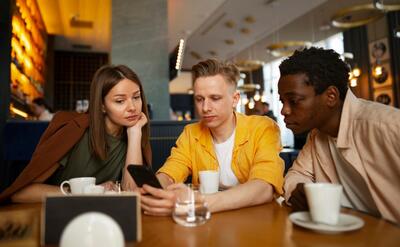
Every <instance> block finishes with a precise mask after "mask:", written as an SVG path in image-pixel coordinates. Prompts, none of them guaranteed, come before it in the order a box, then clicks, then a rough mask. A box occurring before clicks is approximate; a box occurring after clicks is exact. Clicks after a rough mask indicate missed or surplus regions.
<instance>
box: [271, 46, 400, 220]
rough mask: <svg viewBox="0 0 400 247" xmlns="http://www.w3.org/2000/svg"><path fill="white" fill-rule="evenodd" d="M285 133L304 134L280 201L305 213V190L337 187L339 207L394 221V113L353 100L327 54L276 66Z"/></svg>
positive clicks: (399, 123) (397, 167)
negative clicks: (321, 184)
mask: <svg viewBox="0 0 400 247" xmlns="http://www.w3.org/2000/svg"><path fill="white" fill-rule="evenodd" d="M279 68H280V72H281V78H280V79H279V84H278V88H279V95H280V100H281V101H282V103H283V108H282V111H281V113H282V115H284V117H285V123H286V126H287V127H288V128H289V129H291V130H292V131H293V132H294V133H295V134H299V133H304V132H306V131H310V133H309V136H308V139H307V142H306V144H305V146H304V147H303V149H302V150H301V152H300V153H299V156H298V157H297V159H296V161H295V162H294V163H293V166H292V168H291V169H290V170H289V172H288V173H287V175H286V177H285V184H284V190H285V199H286V202H287V203H288V204H289V205H291V206H292V207H293V208H294V209H297V210H305V209H307V202H306V200H305V196H304V190H303V184H304V183H312V182H328V183H339V184H342V186H343V191H344V193H343V198H342V205H343V206H347V207H352V208H354V209H356V210H360V211H363V212H366V213H369V214H372V215H375V216H382V217H383V218H385V219H388V220H390V221H394V222H397V223H399V222H400V207H399V205H400V111H399V110H398V109H396V108H393V107H390V106H385V105H383V104H380V103H375V102H371V101H366V100H363V99H359V98H356V97H355V96H354V94H353V93H352V92H351V90H349V89H348V73H349V68H348V66H347V65H346V64H345V63H344V62H343V61H342V60H341V59H340V56H339V54H337V53H336V52H334V51H333V50H324V49H322V48H309V49H304V50H303V51H296V52H295V53H294V55H292V56H291V57H289V58H288V59H286V60H285V61H283V62H282V63H281V65H280V66H279Z"/></svg>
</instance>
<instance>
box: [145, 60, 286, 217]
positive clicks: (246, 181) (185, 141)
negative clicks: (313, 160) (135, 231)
mask: <svg viewBox="0 0 400 247" xmlns="http://www.w3.org/2000/svg"><path fill="white" fill-rule="evenodd" d="M192 75H193V81H194V101H195V106H196V110H197V113H198V115H199V117H200V121H199V122H198V123H194V124H190V125H188V126H186V127H185V129H184V131H183V133H182V134H181V135H180V137H179V139H178V140H177V142H176V147H174V148H173V149H172V151H171V156H170V157H169V158H168V160H167V161H166V163H165V164H164V166H163V167H161V169H160V170H159V171H158V172H157V177H158V179H159V180H160V182H161V184H162V186H163V187H164V188H165V189H157V188H153V187H150V186H147V185H144V186H143V188H142V192H143V194H145V193H148V194H150V195H144V196H143V197H142V208H143V210H144V212H145V213H146V214H150V215H169V214H171V211H172V209H173V206H174V203H175V193H174V191H173V189H174V188H176V183H182V182H184V181H185V180H186V178H187V177H188V176H189V175H192V183H193V184H195V185H197V184H198V183H199V171H202V170H218V171H219V174H220V188H221V187H222V188H224V189H225V190H224V191H221V192H218V193H214V194H210V195H206V196H205V200H206V202H207V203H208V206H209V209H210V211H211V212H218V211H224V210H230V209H236V208H241V207H246V206H252V205H257V204H262V203H266V202H270V201H271V200H272V199H273V195H274V193H277V194H282V185H283V171H284V163H283V160H282V159H281V158H280V157H279V152H280V151H281V149H282V147H281V144H280V134H279V128H278V126H277V124H276V123H275V122H274V121H273V120H271V119H269V118H265V117H263V116H245V115H242V114H239V113H235V111H234V109H235V108H236V105H237V103H238V101H239V98H240V94H239V92H237V90H236V84H237V81H238V79H239V71H238V69H237V68H236V66H235V65H234V64H231V63H225V62H219V61H217V60H212V59H210V60H206V61H203V62H200V63H198V64H197V65H195V66H193V68H192Z"/></svg>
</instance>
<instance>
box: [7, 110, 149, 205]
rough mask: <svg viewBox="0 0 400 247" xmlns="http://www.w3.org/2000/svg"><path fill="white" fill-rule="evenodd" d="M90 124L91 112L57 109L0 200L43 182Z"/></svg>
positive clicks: (146, 154)
mask: <svg viewBox="0 0 400 247" xmlns="http://www.w3.org/2000/svg"><path fill="white" fill-rule="evenodd" d="M88 127H89V116H88V115H87V114H80V113H75V112H58V113H57V114H55V116H54V118H53V120H52V121H51V122H50V124H49V126H48V127H47V129H46V131H45V132H44V133H43V135H42V137H41V138H40V140H39V143H38V145H37V147H36V149H35V152H34V153H33V155H32V159H31V161H30V162H29V164H28V165H27V166H26V167H25V169H24V170H23V171H22V172H21V174H20V175H19V176H18V177H17V179H16V180H15V181H14V182H13V183H12V184H11V186H10V187H8V188H7V189H5V190H4V191H3V192H2V193H1V194H0V202H3V201H4V200H6V199H8V198H9V197H11V196H12V195H13V194H14V193H15V192H17V191H18V190H20V189H22V188H24V187H25V186H27V185H29V184H31V183H43V182H44V181H46V180H47V179H48V178H49V177H50V176H51V175H52V174H53V173H54V172H55V171H56V170H57V168H58V167H59V163H58V161H60V160H61V159H62V157H64V156H65V155H66V154H67V153H68V152H69V151H70V150H71V148H72V147H73V146H74V145H75V144H76V143H77V142H78V141H79V140H80V138H81V137H82V136H83V134H84V133H85V131H86V129H87V128H88ZM142 153H143V160H144V162H145V164H148V165H150V164H151V148H150V143H147V144H146V145H145V147H142Z"/></svg>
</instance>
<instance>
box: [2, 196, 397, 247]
mask: <svg viewBox="0 0 400 247" xmlns="http://www.w3.org/2000/svg"><path fill="white" fill-rule="evenodd" d="M5 211H6V212H11V211H13V212H16V211H25V212H28V211H29V212H34V214H35V215H36V216H37V217H38V218H40V214H41V205H40V204H25V205H22V204H21V205H8V206H3V207H1V208H0V215H1V213H4V212H5ZM342 211H343V212H345V213H349V214H352V215H356V216H358V217H360V218H362V219H363V220H364V222H365V225H364V227H363V228H362V229H359V230H356V231H353V232H347V233H340V234H333V235H332V234H321V233H316V232H313V231H310V230H307V229H304V228H301V227H297V226H295V225H293V224H292V223H291V222H290V220H289V218H288V215H289V213H290V209H289V208H286V207H281V206H279V205H278V204H276V203H275V202H274V203H270V204H265V205H261V206H256V207H250V208H244V209H240V210H234V211H228V212H223V213H216V214H213V215H212V216H211V219H210V220H209V221H208V222H207V223H206V224H204V225H202V226H198V227H194V228H186V227H183V226H180V225H177V224H175V223H174V221H173V220H172V218H171V217H152V216H146V215H143V218H142V223H143V224H142V232H143V238H142V241H141V242H140V243H135V244H134V243H128V244H127V246H137V247H143V246H189V247H191V246H251V247H252V246H296V247H298V246H329V247H331V246H332V247H333V246H341V247H343V246H344V247H346V246H356V247H361V246H385V247H387V246H396V247H398V246H400V227H399V226H396V225H394V224H391V223H389V222H387V221H385V220H382V219H377V218H374V217H372V216H369V215H365V214H362V213H359V212H355V211H351V210H347V209H344V210H342ZM38 229H39V228H38ZM35 238H36V240H37V241H36V243H32V242H27V243H28V244H27V243H24V244H23V245H9V243H8V244H7V245H5V243H3V245H2V242H0V246H24V247H25V246H27V247H28V246H38V243H39V235H38V234H37V235H36V236H35Z"/></svg>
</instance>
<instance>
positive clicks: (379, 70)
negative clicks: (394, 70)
mask: <svg viewBox="0 0 400 247" xmlns="http://www.w3.org/2000/svg"><path fill="white" fill-rule="evenodd" d="M382 73H383V69H382V66H380V65H377V66H375V68H374V74H375V76H381V75H382Z"/></svg>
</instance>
